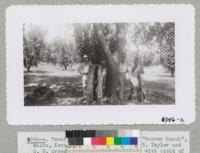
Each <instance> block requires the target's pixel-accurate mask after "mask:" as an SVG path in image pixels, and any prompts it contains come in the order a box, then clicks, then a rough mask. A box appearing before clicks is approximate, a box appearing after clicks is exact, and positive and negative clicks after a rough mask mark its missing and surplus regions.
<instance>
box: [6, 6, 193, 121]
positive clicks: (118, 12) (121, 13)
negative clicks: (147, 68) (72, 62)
mask: <svg viewBox="0 0 200 153" xmlns="http://www.w3.org/2000/svg"><path fill="white" fill-rule="evenodd" d="M194 15H195V11H194V7H193V6H192V5H189V4H187V5H186V4H176V5H164V4H163V5H60V6H59V5H57V6H56V5H55V6H51V5H49V6H48V5H41V6H39V5H38V6H37V5H32V6H31V5H29V6H28V5H25V6H20V5H19V6H10V7H8V8H7V10H6V71H7V72H6V73H7V82H6V83H7V89H6V90H7V121H8V123H9V124H11V125H34V124H39V125H66V124H67V125H72V124H82V125H91V124H94V125H100V124H115V125H116V124H190V123H192V122H193V121H194V120H195V65H194V62H195V61H194V57H195V51H194V41H195V40H194V34H195V31H194V30H195V21H194ZM41 22H42V23H47V24H51V23H94V22H98V23H100V22H105V23H111V22H128V23H131V22H133V23H135V22H175V54H176V55H175V56H176V57H175V58H176V70H175V74H176V77H175V96H176V101H175V105H115V106H107V105H106V106H94V105H92V106H24V72H23V49H22V48H23V39H22V38H23V37H22V35H23V34H22V25H23V24H24V23H41ZM186 62H187V63H186ZM163 117H166V118H169V119H170V118H175V119H176V121H175V122H170V121H168V122H162V118H163ZM179 119H183V120H184V121H183V122H180V121H179Z"/></svg>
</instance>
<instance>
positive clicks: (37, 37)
mask: <svg viewBox="0 0 200 153" xmlns="http://www.w3.org/2000/svg"><path fill="white" fill-rule="evenodd" d="M41 12H42V13H41ZM194 26H195V22H194V8H193V7H192V6H190V5H83V6H82V5H60V6H44V5H42V6H37V5H35V6H32V5H30V6H10V7H8V9H7V10H6V73H7V77H6V79H7V80H6V90H7V92H6V93H7V96H6V97H7V109H8V115H7V120H8V122H9V124H11V125H21V124H28V125H33V124H40V125H65V124H87V125H90V124H95V125H96V124H188V123H191V122H193V120H194V116H195V105H194V101H195V75H194V70H195V66H194V56H195V55H194V46H195V44H194ZM55 112H56V113H55ZM186 112H187V113H186Z"/></svg>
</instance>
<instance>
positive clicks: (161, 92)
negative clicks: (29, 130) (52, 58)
mask: <svg viewBox="0 0 200 153" xmlns="http://www.w3.org/2000/svg"><path fill="white" fill-rule="evenodd" d="M77 66H78V65H74V66H73V67H69V68H68V70H64V69H63V68H61V67H60V66H53V65H52V64H46V63H40V64H39V65H38V67H37V68H36V67H31V72H29V73H27V72H26V70H24V104H25V105H26V106H39V105H40V106H48V105H53V106H62V105H87V102H85V101H84V99H83V96H82V95H83V91H82V84H81V76H80V74H79V73H78V72H77ZM144 71H145V73H144V74H143V75H142V78H143V81H144V88H145V91H146V100H145V102H143V103H139V102H137V100H136V99H133V100H131V101H130V100H127V99H128V98H127V95H128V92H129V91H128V90H127V91H125V100H124V101H123V102H121V103H120V104H121V105H125V104H140V105H141V104H144V105H149V104H175V78H173V77H171V76H170V74H169V73H167V72H166V70H165V69H164V68H163V67H162V66H160V65H158V66H151V67H146V68H144ZM102 103H103V104H109V105H111V104H110V103H108V102H107V101H103V102H102ZM94 104H95V103H94ZM118 104H119V103H118ZM113 105H114V104H113Z"/></svg>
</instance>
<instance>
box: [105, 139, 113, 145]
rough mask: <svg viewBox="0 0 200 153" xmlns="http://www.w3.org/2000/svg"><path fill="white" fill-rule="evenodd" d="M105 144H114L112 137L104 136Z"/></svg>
mask: <svg viewBox="0 0 200 153" xmlns="http://www.w3.org/2000/svg"><path fill="white" fill-rule="evenodd" d="M106 144H107V145H114V137H107V138H106Z"/></svg>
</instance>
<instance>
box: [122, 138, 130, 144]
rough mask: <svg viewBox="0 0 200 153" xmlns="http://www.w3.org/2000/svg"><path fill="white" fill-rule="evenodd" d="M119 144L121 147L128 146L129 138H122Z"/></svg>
mask: <svg viewBox="0 0 200 153" xmlns="http://www.w3.org/2000/svg"><path fill="white" fill-rule="evenodd" d="M121 142H122V145H130V144H131V138H130V137H122V138H121Z"/></svg>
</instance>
